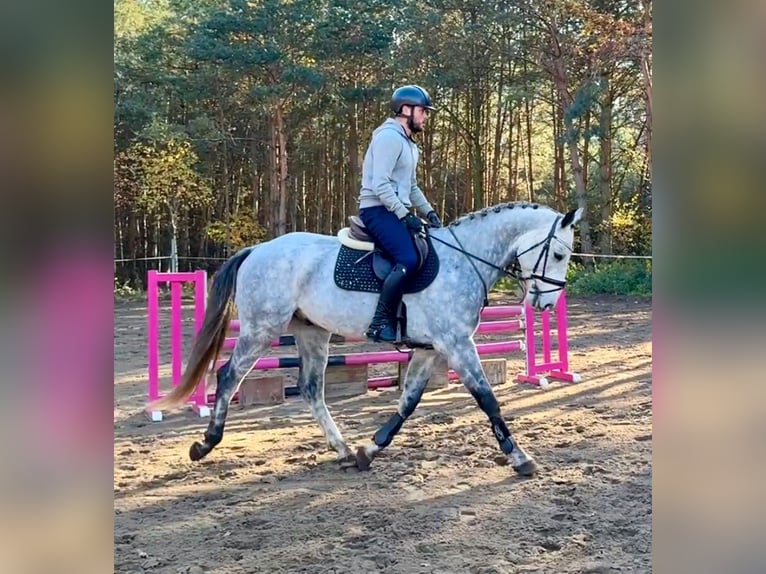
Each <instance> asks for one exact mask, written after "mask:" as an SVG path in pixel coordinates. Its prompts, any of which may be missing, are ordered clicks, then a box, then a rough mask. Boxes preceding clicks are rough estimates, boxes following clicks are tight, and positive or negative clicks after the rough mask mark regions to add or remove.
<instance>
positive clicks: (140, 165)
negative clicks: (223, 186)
mask: <svg viewBox="0 0 766 574" xmlns="http://www.w3.org/2000/svg"><path fill="white" fill-rule="evenodd" d="M125 155H126V158H127V159H128V161H131V162H132V163H133V164H134V165H135V166H136V169H137V173H138V179H139V182H140V193H139V196H138V198H137V205H138V206H139V207H141V208H142V209H143V210H145V211H146V212H147V213H152V214H157V213H160V211H161V210H163V209H164V208H167V209H169V210H170V212H171V215H173V216H175V215H176V214H177V213H178V212H179V210H181V209H184V210H186V209H189V208H191V207H204V206H206V205H209V204H210V203H211V202H212V200H213V194H212V191H211V189H210V186H209V185H207V184H206V182H205V181H204V180H203V179H202V178H201V177H200V176H199V174H198V173H197V172H196V171H195V169H194V165H195V164H196V163H197V157H196V155H195V153H194V151H193V150H192V148H191V145H190V144H189V143H188V142H185V141H179V140H176V139H170V140H169V141H167V142H166V143H152V144H144V143H136V144H134V145H133V146H132V147H131V148H130V149H129V150H128V151H127V153H126V154H125Z"/></svg>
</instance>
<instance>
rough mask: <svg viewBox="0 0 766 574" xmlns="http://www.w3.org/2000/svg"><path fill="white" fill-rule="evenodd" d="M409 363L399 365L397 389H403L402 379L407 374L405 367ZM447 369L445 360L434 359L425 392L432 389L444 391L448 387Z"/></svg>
mask: <svg viewBox="0 0 766 574" xmlns="http://www.w3.org/2000/svg"><path fill="white" fill-rule="evenodd" d="M408 366H409V363H399V385H398V386H399V389H400V390H401V389H402V388H403V387H404V377H405V375H406V374H407V367H408ZM448 374H449V368H448V367H447V359H444V358H442V357H439V358H438V359H436V364H435V365H434V370H433V372H432V373H431V377H430V378H429V379H428V384H427V385H426V390H427V391H432V390H434V389H445V388H447V387H448V386H449V377H448Z"/></svg>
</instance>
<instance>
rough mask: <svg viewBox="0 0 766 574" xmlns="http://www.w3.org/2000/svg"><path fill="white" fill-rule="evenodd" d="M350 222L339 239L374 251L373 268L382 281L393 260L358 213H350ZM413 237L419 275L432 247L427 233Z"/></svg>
mask: <svg viewBox="0 0 766 574" xmlns="http://www.w3.org/2000/svg"><path fill="white" fill-rule="evenodd" d="M348 223H349V226H348V227H344V228H343V229H341V230H340V231H339V232H338V239H339V240H340V242H341V243H342V244H343V245H345V246H346V247H349V248H350V249H355V250H358V251H367V252H372V268H373V270H374V271H375V276H376V277H377V278H378V279H380V280H381V281H382V280H384V279H385V278H386V276H387V275H388V274H389V273H390V272H391V269H392V268H393V263H392V261H391V260H390V259H389V258H388V257H387V255H386V254H385V253H384V252H383V251H382V250H380V249H379V248H378V246H377V245H375V239H373V237H372V236H371V235H369V234H368V233H367V228H366V227H365V225H364V223H363V222H362V219H361V218H360V217H359V216H358V215H350V216H349V218H348ZM412 238H413V239H414V240H415V248H416V249H417V252H418V266H417V267H416V268H415V271H414V273H415V275H417V273H419V272H420V270H421V269H423V265H424V264H425V262H426V261H427V259H428V255H429V254H430V251H431V247H430V242H429V241H428V240H427V239H426V236H425V234H413V235H412ZM424 288H425V287H424Z"/></svg>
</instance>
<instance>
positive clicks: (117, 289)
mask: <svg viewBox="0 0 766 574" xmlns="http://www.w3.org/2000/svg"><path fill="white" fill-rule="evenodd" d="M143 296H144V292H143V291H142V290H141V289H138V288H136V287H134V286H133V285H131V284H130V282H129V281H119V280H118V279H117V278H116V277H115V279H114V298H115V300H120V301H134V300H137V299H140V298H142V297H143Z"/></svg>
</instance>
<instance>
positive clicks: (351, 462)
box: [338, 454, 356, 470]
mask: <svg viewBox="0 0 766 574" xmlns="http://www.w3.org/2000/svg"><path fill="white" fill-rule="evenodd" d="M338 464H339V465H340V467H341V468H342V469H343V470H346V469H348V468H355V467H356V457H355V456H354V455H353V454H347V455H346V456H344V457H343V458H339V459H338Z"/></svg>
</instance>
